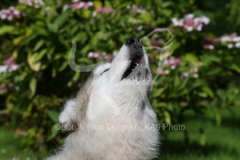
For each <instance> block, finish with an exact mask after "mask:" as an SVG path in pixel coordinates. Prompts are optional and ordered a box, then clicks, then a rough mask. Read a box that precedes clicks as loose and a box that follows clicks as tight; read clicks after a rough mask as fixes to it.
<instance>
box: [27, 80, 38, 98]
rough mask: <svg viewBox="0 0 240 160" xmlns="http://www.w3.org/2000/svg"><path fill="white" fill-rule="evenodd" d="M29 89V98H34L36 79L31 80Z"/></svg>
mask: <svg viewBox="0 0 240 160" xmlns="http://www.w3.org/2000/svg"><path fill="white" fill-rule="evenodd" d="M29 88H30V91H31V97H32V96H34V94H35V92H36V88H37V79H36V78H32V79H31V81H30V83H29Z"/></svg>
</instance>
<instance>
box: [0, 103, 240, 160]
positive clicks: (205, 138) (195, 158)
mask: <svg viewBox="0 0 240 160" xmlns="http://www.w3.org/2000/svg"><path fill="white" fill-rule="evenodd" d="M233 112H234V115H232V114H230V113H229V112H228V111H227V110H220V111H219V113H220V115H221V117H222V118H221V125H220V126H217V125H216V122H215V121H214V120H213V119H211V118H208V117H206V116H196V115H194V114H193V113H186V114H185V116H184V121H185V123H183V124H182V125H184V126H185V129H186V130H187V131H188V133H189V139H188V143H185V141H184V131H174V130H171V131H170V130H163V131H162V132H163V134H162V146H161V156H160V160H236V159H239V157H240V123H239V122H240V121H239V120H240V110H239V109H238V108H235V109H234V110H233ZM199 128H202V131H201V132H200V131H199ZM20 140H21V138H20V137H16V136H14V132H13V131H12V130H1V131H0V160H4V159H10V158H13V157H14V156H16V157H19V158H20V159H21V160H24V159H29V158H30V159H37V158H39V157H44V156H46V153H45V152H44V153H35V152H33V151H25V150H24V149H23V148H21V145H20Z"/></svg>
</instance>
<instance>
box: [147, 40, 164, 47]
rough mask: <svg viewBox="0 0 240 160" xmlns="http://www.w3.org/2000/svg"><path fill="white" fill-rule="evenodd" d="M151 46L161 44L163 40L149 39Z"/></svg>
mask: <svg viewBox="0 0 240 160" xmlns="http://www.w3.org/2000/svg"><path fill="white" fill-rule="evenodd" d="M150 43H151V45H152V46H162V45H163V42H162V41H161V40H151V41H150Z"/></svg>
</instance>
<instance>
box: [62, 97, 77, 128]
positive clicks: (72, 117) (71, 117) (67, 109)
mask: <svg viewBox="0 0 240 160" xmlns="http://www.w3.org/2000/svg"><path fill="white" fill-rule="evenodd" d="M75 105H76V102H75V99H70V100H68V101H67V102H66V103H65V105H64V109H63V111H62V112H61V114H60V116H59V123H60V124H61V126H62V129H63V130H75V129H76V127H77V126H76V124H77V123H76V121H77V119H76V106H75Z"/></svg>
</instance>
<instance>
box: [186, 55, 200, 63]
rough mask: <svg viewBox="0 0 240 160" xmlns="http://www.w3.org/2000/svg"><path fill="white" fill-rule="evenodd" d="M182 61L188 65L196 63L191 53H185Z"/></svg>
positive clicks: (195, 58) (195, 57)
mask: <svg viewBox="0 0 240 160" xmlns="http://www.w3.org/2000/svg"><path fill="white" fill-rule="evenodd" d="M183 61H187V62H189V63H192V64H194V63H196V62H198V58H197V56H196V55H194V54H193V53H187V54H186V55H185V56H183Z"/></svg>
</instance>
